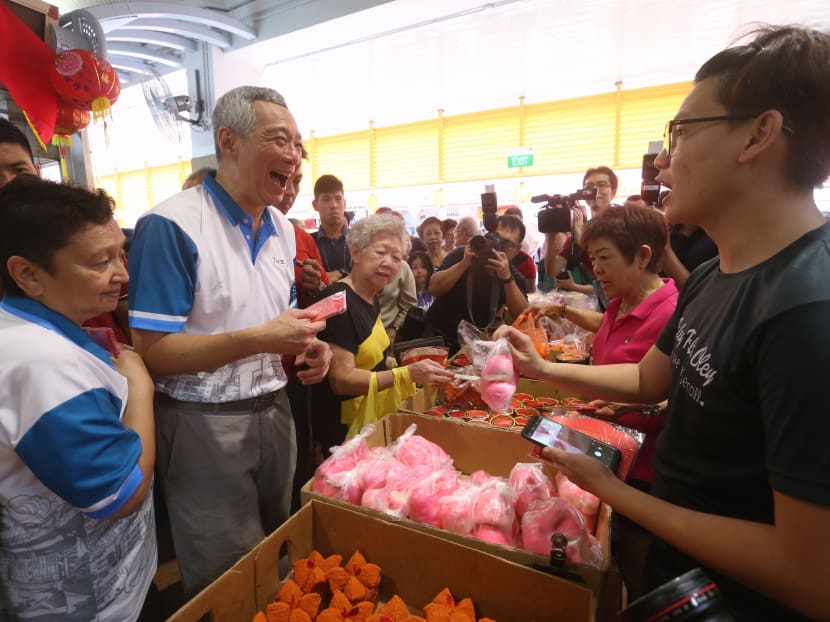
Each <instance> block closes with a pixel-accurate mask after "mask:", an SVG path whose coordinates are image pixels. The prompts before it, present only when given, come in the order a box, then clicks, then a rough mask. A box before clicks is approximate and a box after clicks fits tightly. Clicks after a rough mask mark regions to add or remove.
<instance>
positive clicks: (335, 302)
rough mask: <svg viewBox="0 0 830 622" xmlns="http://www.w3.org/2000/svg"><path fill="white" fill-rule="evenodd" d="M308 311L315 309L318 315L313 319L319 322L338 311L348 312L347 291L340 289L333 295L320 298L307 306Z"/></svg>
mask: <svg viewBox="0 0 830 622" xmlns="http://www.w3.org/2000/svg"><path fill="white" fill-rule="evenodd" d="M306 311H314V312H315V313H316V314H317V315H315V316H314V317H313V318H312V321H314V322H319V321H320V320H326V319H328V318H330V317H331V316H333V315H337V314H338V313H345V312H346V292H345V291H339V292H335V293H333V294H332V295H331V296H326V297H325V298H323V299H322V300H318V301H317V302H315V303H314V304H313V305H309V306H307V307H306Z"/></svg>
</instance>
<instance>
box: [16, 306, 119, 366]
mask: <svg viewBox="0 0 830 622" xmlns="http://www.w3.org/2000/svg"><path fill="white" fill-rule="evenodd" d="M0 308H2V309H3V310H4V311H7V312H9V313H11V314H12V315H16V316H17V317H19V318H22V319H24V320H27V321H29V322H32V323H33V324H38V325H39V326H43V327H44V328H46V329H48V330H51V331H52V332H54V333H57V334H59V335H62V336H64V337H66V338H67V339H69V341H71V342H72V343H74V344H75V345H76V346H78V347H79V348H83V349H84V350H86V351H87V352H89V353H90V354H92V355H93V356H95V357H96V358H98V359H100V360H102V361H103V362H104V363H106V364H107V365H109V366H110V367H114V366H113V364H112V359H111V355H110V353H109V352H107V351H106V350H105V349H104V348H102V347H101V346H99V345H98V344H97V343H96V341H95V340H94V339H93V338H92V337H90V336H89V334H88V333H87V332H86V331H85V330H84V329H83V328H81V327H80V326H78V325H77V324H75V323H74V322H73V321H72V320H70V319H69V318H68V317H66V316H65V315H62V314H60V313H58V312H57V311H54V310H52V309H50V308H49V307H47V306H46V305H44V304H42V303H40V302H38V301H37V300H32V299H31V298H26V297H25V296H11V295H9V294H6V295H5V296H3V300H0Z"/></svg>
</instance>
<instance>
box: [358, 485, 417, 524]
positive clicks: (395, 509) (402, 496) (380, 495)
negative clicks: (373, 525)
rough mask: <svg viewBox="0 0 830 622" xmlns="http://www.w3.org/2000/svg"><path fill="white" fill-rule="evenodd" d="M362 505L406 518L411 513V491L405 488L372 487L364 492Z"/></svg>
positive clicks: (396, 516)
mask: <svg viewBox="0 0 830 622" xmlns="http://www.w3.org/2000/svg"><path fill="white" fill-rule="evenodd" d="M360 505H362V506H363V507H364V508H369V509H370V510H376V511H378V512H383V513H384V514H388V515H389V516H394V517H395V518H406V517H407V516H408V514H409V493H408V492H407V491H405V490H391V489H389V488H370V489H369V490H367V491H366V492H364V493H363V497H361V499H360Z"/></svg>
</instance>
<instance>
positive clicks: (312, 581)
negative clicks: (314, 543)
mask: <svg viewBox="0 0 830 622" xmlns="http://www.w3.org/2000/svg"><path fill="white" fill-rule="evenodd" d="M342 561H343V556H342V555H331V556H330V557H323V556H322V555H320V553H319V552H317V551H312V552H311V553H310V554H309V556H308V557H306V558H304V559H298V560H297V561H295V562H294V581H296V582H297V585H299V586H300V589H301V590H302V591H303V592H305V593H306V594H308V593H310V592H318V593H322V592H323V591H325V589H326V586H327V585H326V572H327V571H329V570H330V569H332V568H337V567H339V566H340V564H341V562H342Z"/></svg>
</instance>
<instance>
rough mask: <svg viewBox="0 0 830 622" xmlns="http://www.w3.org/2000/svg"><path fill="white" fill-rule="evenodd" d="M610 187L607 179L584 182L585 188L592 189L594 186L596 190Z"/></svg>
mask: <svg viewBox="0 0 830 622" xmlns="http://www.w3.org/2000/svg"><path fill="white" fill-rule="evenodd" d="M610 187H611V182H609V181H597V182H589V183H587V184H585V186H584V188H585V190H593V189H594V188H596V189H597V190H608V188H610Z"/></svg>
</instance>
